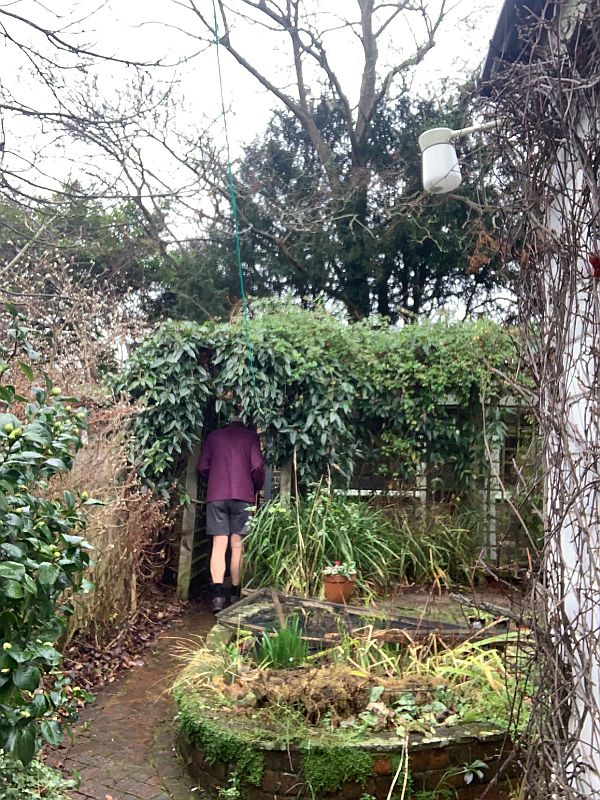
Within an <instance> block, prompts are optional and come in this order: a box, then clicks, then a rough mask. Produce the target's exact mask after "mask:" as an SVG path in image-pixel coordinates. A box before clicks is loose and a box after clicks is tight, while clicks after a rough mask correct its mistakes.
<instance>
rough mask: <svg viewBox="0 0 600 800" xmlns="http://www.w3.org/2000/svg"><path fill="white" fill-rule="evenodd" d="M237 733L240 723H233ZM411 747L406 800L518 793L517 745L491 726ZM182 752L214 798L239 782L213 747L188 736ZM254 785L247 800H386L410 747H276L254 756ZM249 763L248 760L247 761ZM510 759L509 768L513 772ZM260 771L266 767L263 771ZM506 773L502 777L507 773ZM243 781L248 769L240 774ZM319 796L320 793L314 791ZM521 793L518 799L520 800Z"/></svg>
mask: <svg viewBox="0 0 600 800" xmlns="http://www.w3.org/2000/svg"><path fill="white" fill-rule="evenodd" d="M231 726H232V728H235V721H234V719H232V720H231ZM414 738H415V741H411V742H409V747H408V755H409V781H408V784H407V789H406V792H405V794H404V797H405V798H406V799H407V800H408V798H409V797H410V798H414V800H437V798H439V800H442V798H449V799H450V798H457V800H475V799H476V798H484V800H509V798H510V797H511V790H512V792H515V789H516V788H518V784H519V780H518V770H517V768H516V764H515V763H511V762H510V759H509V757H510V753H511V750H512V745H511V743H510V742H509V741H508V740H507V738H506V734H505V733H504V732H503V731H500V730H498V729H493V728H491V727H490V726H482V725H459V726H455V727H454V728H448V729H447V731H446V732H445V735H444V736H443V737H441V736H437V737H435V738H434V737H429V739H427V740H426V741H423V740H422V739H421V741H417V738H420V737H414ZM179 750H180V752H181V754H182V755H183V757H184V758H185V759H186V761H187V763H188V768H189V770H190V772H191V774H192V775H193V776H194V777H195V778H196V779H197V780H198V784H199V786H200V787H201V788H203V789H206V790H211V789H212V790H215V791H218V789H220V788H221V789H225V788H227V787H228V785H231V784H230V778H231V776H232V775H234V774H235V770H236V756H235V755H234V754H233V752H232V758H231V760H230V761H223V760H218V759H216V758H214V752H213V751H211V748H210V746H207V748H206V749H205V750H203V749H202V746H201V744H200V743H199V742H198V741H197V742H196V743H195V744H190V742H189V740H188V739H186V738H185V737H184V736H183V734H182V735H180V739H179ZM250 756H251V761H252V764H253V768H252V770H251V771H250V773H251V775H252V783H244V782H242V783H241V784H240V790H241V793H240V796H241V797H244V798H246V799H247V800H275V799H276V798H285V797H289V798H291V799H292V800H296V798H299V797H310V798H312V797H313V796H314V797H315V798H330V799H331V800H337V799H338V798H339V800H342V798H343V799H344V800H361V798H364V800H367V798H366V796H367V795H368V796H370V797H373V798H376V799H377V800H385V799H386V798H387V797H388V793H389V790H390V786H391V783H392V781H393V780H394V776H395V775H396V773H397V771H398V766H399V764H400V761H401V759H403V743H402V742H401V740H399V739H398V738H397V737H394V736H391V735H390V736H387V737H386V736H385V735H381V734H379V735H378V736H377V738H374V739H373V740H372V741H370V742H369V743H368V744H365V743H361V744H360V745H359V744H354V743H352V744H344V746H343V747H336V748H331V749H328V750H319V749H317V748H313V749H312V750H299V749H297V748H293V747H291V748H288V749H284V748H282V747H279V748H277V749H274V745H273V744H272V743H269V742H265V743H264V745H254V746H253V753H251V754H250ZM244 758H245V759H246V763H249V762H248V753H247V752H245V753H244ZM507 759H509V761H508V766H507V765H506V762H507ZM476 760H480V761H483V762H485V764H486V765H487V768H486V769H485V770H484V777H483V779H479V778H478V777H477V776H474V777H473V780H472V781H471V782H470V783H467V782H466V781H465V769H464V768H465V765H467V764H472V763H473V762H474V761H476ZM257 765H259V766H258V767H257ZM502 765H504V768H503V769H502V770H501V769H500V768H501V766H502ZM238 772H239V774H240V775H244V774H248V773H245V771H244V769H238ZM404 776H405V771H404V769H401V770H400V771H399V773H398V779H397V783H396V786H395V788H394V791H393V793H392V797H394V798H400V797H401V796H402V788H403V783H404V780H405V777H404ZM311 789H312V791H311ZM516 794H517V792H515V794H514V795H513V796H516Z"/></svg>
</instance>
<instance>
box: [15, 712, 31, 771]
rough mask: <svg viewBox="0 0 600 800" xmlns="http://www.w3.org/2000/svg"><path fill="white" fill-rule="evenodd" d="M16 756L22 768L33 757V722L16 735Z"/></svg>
mask: <svg viewBox="0 0 600 800" xmlns="http://www.w3.org/2000/svg"><path fill="white" fill-rule="evenodd" d="M16 750H17V755H18V756H19V760H20V761H21V763H22V764H23V765H24V766H27V765H28V764H29V763H30V762H31V761H32V760H33V756H34V755H35V726H34V724H33V722H31V723H29V725H27V726H26V727H25V728H21V730H20V731H19V732H18V734H17V747H16Z"/></svg>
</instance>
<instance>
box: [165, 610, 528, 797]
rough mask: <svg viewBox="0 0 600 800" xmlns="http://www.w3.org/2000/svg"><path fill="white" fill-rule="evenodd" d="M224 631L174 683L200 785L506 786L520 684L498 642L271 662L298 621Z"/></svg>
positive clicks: (260, 790) (275, 789) (320, 793)
mask: <svg viewBox="0 0 600 800" xmlns="http://www.w3.org/2000/svg"><path fill="white" fill-rule="evenodd" d="M219 628H220V626H217V630H216V631H214V632H213V633H212V634H211V636H210V637H209V643H208V646H205V647H202V648H200V649H198V650H196V651H194V652H192V653H191V654H190V656H189V658H188V664H187V666H186V667H185V669H184V670H183V672H182V673H181V676H180V678H179V680H178V683H177V685H176V687H175V697H176V700H177V704H178V708H179V713H178V722H179V729H180V738H179V749H180V751H181V752H182V754H183V755H184V756H185V757H186V759H187V762H188V764H189V767H190V770H191V772H192V774H193V775H194V776H196V777H197V778H198V780H199V782H200V785H201V786H202V787H203V788H207V789H210V788H212V789H214V790H215V791H217V790H218V791H219V792H220V793H221V795H222V796H223V792H226V793H227V794H226V795H225V796H227V797H231V798H237V797H246V798H247V799H248V800H271V798H273V799H274V798H275V797H281V796H290V797H310V798H313V800H314V798H317V797H327V798H338V797H339V798H342V797H343V798H350V800H352V798H356V800H358V798H363V800H367V797H372V798H377V799H379V798H381V799H382V800H384V798H388V797H390V798H391V797H395V798H403V800H408V798H414V800H436V798H439V799H440V800H441V798H459V800H462V799H463V798H464V800H467V799H468V798H477V797H480V796H483V792H484V789H485V791H486V794H485V797H487V798H508V797H509V794H510V791H511V787H513V785H514V784H515V782H516V781H515V778H516V775H515V768H514V765H513V766H510V767H508V768H502V769H501V767H502V766H503V765H504V764H505V762H506V760H507V757H508V756H509V755H510V752H511V750H512V743H511V734H512V732H511V731H509V727H510V720H511V713H512V712H511V706H512V703H513V700H514V697H515V687H516V684H515V679H514V676H513V675H512V674H509V673H508V672H507V671H506V669H505V667H504V666H503V663H504V662H503V658H504V656H503V655H501V654H499V653H498V652H497V651H496V650H495V649H494V647H493V642H494V640H491V639H490V640H489V641H488V642H466V643H463V644H461V645H459V646H458V647H457V648H455V649H453V650H450V649H446V650H444V651H442V652H438V651H437V650H436V648H435V646H434V647H433V648H432V649H431V648H430V649H428V648H427V647H425V646H423V645H419V646H416V645H412V646H411V647H412V650H410V649H407V648H406V647H402V648H396V649H394V648H392V649H390V647H389V645H382V644H381V643H380V642H378V641H377V640H376V639H369V640H367V641H365V640H364V639H362V640H361V639H351V640H345V641H342V642H340V643H338V644H334V645H333V646H331V647H330V648H329V649H328V650H325V651H322V652H319V653H312V654H309V652H308V650H307V649H305V652H304V655H303V654H302V652H301V651H299V650H297V649H293V650H292V649H290V651H289V652H293V653H294V654H295V655H294V657H293V658H292V657H290V658H289V659H288V658H287V657H282V658H281V659H280V661H281V663H279V664H275V661H276V660H277V658H279V657H280V656H282V655H283V654H282V653H281V650H278V649H277V648H276V647H274V646H272V645H273V643H274V642H276V641H277V640H278V638H281V640H282V641H283V639H285V640H286V641H287V645H288V646H289V639H290V635H291V633H293V632H294V631H296V633H297V635H298V639H299V640H300V639H301V637H300V632H299V630H298V625H297V618H294V623H293V624H291V625H290V626H289V627H288V628H284V629H280V630H279V631H278V632H277V633H275V634H274V635H271V636H270V637H263V639H262V640H260V641H256V639H255V637H254V635H253V634H252V633H251V632H244V631H242V630H239V629H238V632H237V634H235V638H234V640H233V641H232V637H233V634H232V632H231V631H228V630H227V629H224V628H220V630H219ZM290 629H293V630H292V631H290ZM505 636H506V637H507V641H509V642H510V641H511V640H510V638H509V635H508V634H506V635H505ZM292 638H293V637H292ZM495 638H496V639H497V638H498V637H495ZM266 640H268V641H267V644H268V645H269V646H268V647H265V641H266ZM490 644H491V645H492V646H490ZM304 646H305V645H304ZM278 653H279V655H278ZM265 654H270V655H269V658H271V659H272V663H267V661H266V660H265V658H266V655H265ZM504 655H505V654H504ZM294 659H296V660H294ZM288 660H289V661H292V662H293V663H294V664H296V665H295V666H294V667H293V668H284V666H282V665H285V664H286V663H287V662H288ZM521 696H522V693H521Z"/></svg>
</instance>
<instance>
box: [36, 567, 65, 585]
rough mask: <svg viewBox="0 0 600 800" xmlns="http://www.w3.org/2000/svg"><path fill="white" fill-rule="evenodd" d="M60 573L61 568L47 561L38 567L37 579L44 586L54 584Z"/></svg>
mask: <svg viewBox="0 0 600 800" xmlns="http://www.w3.org/2000/svg"><path fill="white" fill-rule="evenodd" d="M59 575H60V569H59V568H58V567H57V566H56V564H49V563H48V562H46V561H45V562H43V563H42V564H40V566H39V567H38V571H37V579H38V581H39V583H41V585H42V586H54V584H55V583H56V580H57V578H58V576H59Z"/></svg>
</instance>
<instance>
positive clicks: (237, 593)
mask: <svg viewBox="0 0 600 800" xmlns="http://www.w3.org/2000/svg"><path fill="white" fill-rule="evenodd" d="M229 594H230V596H231V597H241V589H240V587H239V586H235V584H233V583H232V584H231V590H230V593H229Z"/></svg>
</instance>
